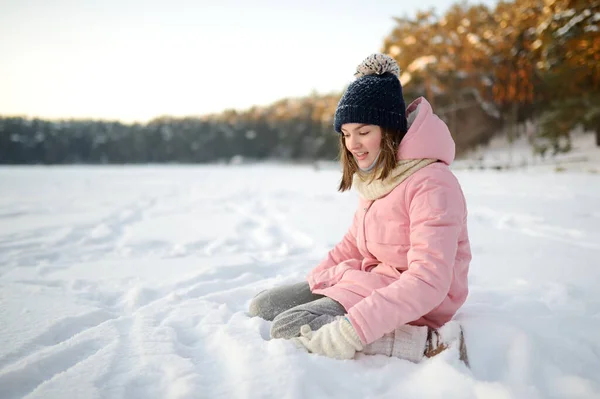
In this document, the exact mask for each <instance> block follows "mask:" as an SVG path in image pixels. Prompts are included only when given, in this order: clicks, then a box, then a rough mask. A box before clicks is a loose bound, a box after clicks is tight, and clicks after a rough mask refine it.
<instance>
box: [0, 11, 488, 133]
mask: <svg viewBox="0 0 600 399" xmlns="http://www.w3.org/2000/svg"><path fill="white" fill-rule="evenodd" d="M482 2H483V3H485V4H487V5H494V4H495V3H496V1H495V0H482ZM453 3H455V0H420V1H410V2H409V1H400V0H381V1H378V0H361V1H356V0H330V1H328V0H304V1H286V0H254V1H253V0H248V1H242V0H237V1H234V0H215V1H204V0H196V1H193V0H168V1H167V0H165V1H155V0H37V1H36V0H0V115H4V116H8V115H22V116H30V117H43V118H50V119H56V118H71V117H74V118H94V119H111V120H114V119H118V120H121V121H123V122H133V121H139V122H146V121H148V120H150V119H152V118H154V117H156V116H161V115H172V116H197V115H203V114H207V113H212V112H219V111H222V110H224V109H227V108H237V109H247V108H249V107H250V106H252V105H254V104H256V105H266V104H270V103H272V102H274V101H276V100H278V99H281V98H285V97H296V96H304V95H308V94H310V93H311V92H312V91H317V92H319V93H328V92H333V91H340V90H342V89H343V88H344V86H345V85H346V84H347V83H348V82H350V81H351V80H352V79H353V73H354V71H355V68H356V66H357V65H358V64H359V63H360V61H362V59H364V58H365V57H366V56H368V55H369V54H371V53H373V52H377V51H379V50H380V49H381V47H382V45H383V40H384V38H385V36H387V35H388V34H389V33H390V32H391V31H392V29H393V27H394V21H393V19H392V17H394V16H405V15H408V16H413V15H414V13H415V12H416V11H417V10H418V9H420V10H424V9H427V8H429V7H435V9H436V10H437V11H438V12H439V13H442V12H443V11H445V10H446V9H447V7H449V6H450V5H451V4H453Z"/></svg>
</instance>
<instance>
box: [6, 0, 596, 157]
mask: <svg viewBox="0 0 600 399" xmlns="http://www.w3.org/2000/svg"><path fill="white" fill-rule="evenodd" d="M394 19H395V21H396V25H395V27H394V28H393V29H392V31H391V32H390V34H389V35H388V36H387V37H386V38H385V40H384V43H383V44H382V47H381V48H380V49H378V50H375V51H381V52H384V53H386V54H389V55H390V56H392V57H394V58H395V59H396V60H397V61H398V64H399V65H400V68H401V70H402V76H401V80H402V82H403V89H404V96H405V100H406V102H407V103H409V102H410V101H412V100H414V99H416V98H417V97H420V96H425V97H426V98H427V99H428V100H429V101H430V102H431V103H432V105H433V107H434V112H435V113H436V114H438V115H439V116H440V117H441V118H442V119H443V120H444V121H445V122H446V123H447V124H448V126H449V128H450V131H451V133H452V135H453V137H454V140H455V142H456V145H457V154H459V155H460V154H461V153H463V152H465V151H467V150H469V149H472V148H473V147H475V146H478V145H483V144H485V143H487V142H488V141H489V140H490V139H491V138H492V137H493V136H494V135H495V134H499V132H502V134H507V135H508V138H509V140H513V139H515V138H516V137H517V136H519V135H520V134H524V132H522V131H521V130H520V129H519V126H521V125H522V124H523V122H525V121H529V122H533V125H534V126H536V129H535V131H534V132H533V134H532V133H531V132H528V133H527V134H528V139H529V142H530V144H531V146H532V151H535V152H538V153H541V154H547V153H554V154H556V153H559V152H566V151H569V150H570V146H571V144H570V132H571V131H572V130H573V129H574V128H575V127H577V126H578V125H581V126H583V127H584V128H585V129H587V130H592V131H594V132H595V134H596V141H597V145H598V146H600V29H599V25H600V0H593V1H591V2H590V1H583V0H553V1H548V2H544V1H541V0H514V1H501V2H499V3H498V4H497V5H496V6H495V7H493V8H489V7H487V6H485V5H468V4H466V3H460V4H455V5H453V6H452V7H450V9H449V10H448V11H447V12H445V13H444V14H443V15H437V14H436V12H435V11H434V10H430V11H423V12H419V13H417V14H416V16H415V17H413V18H394ZM365 56H366V55H365ZM358 62H360V60H357V64H358ZM342 92H343V88H340V91H339V92H337V93H331V94H326V95H318V94H316V93H313V94H311V95H307V96H306V97H300V98H284V99H281V100H279V101H276V102H274V103H273V104H270V105H267V106H254V107H251V108H249V109H245V110H234V109H229V110H225V111H223V112H222V113H216V114H211V115H205V116H201V117H183V118H181V117H170V116H162V117H159V118H155V119H153V120H151V121H149V122H148V123H131V124H129V123H123V122H118V121H105V120H86V119H67V120H59V121H56V120H45V119H42V118H27V117H19V116H0V163H2V164H66V163H91V164H95V163H163V162H179V163H205V162H227V161H229V160H230V159H231V158H233V157H243V158H245V159H249V160H259V161H260V160H283V161H285V160H290V161H310V160H333V159H335V158H336V156H337V152H338V149H337V148H338V139H339V137H338V135H337V134H336V133H335V132H334V131H333V114H334V112H335V108H336V106H337V103H338V101H339V98H340V96H341V94H342Z"/></svg>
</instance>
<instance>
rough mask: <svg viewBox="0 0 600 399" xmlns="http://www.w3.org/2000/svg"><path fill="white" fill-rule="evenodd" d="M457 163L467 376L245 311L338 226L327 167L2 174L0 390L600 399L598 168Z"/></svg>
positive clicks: (342, 225)
mask: <svg viewBox="0 0 600 399" xmlns="http://www.w3.org/2000/svg"><path fill="white" fill-rule="evenodd" d="M457 174H458V176H459V178H460V180H461V182H462V184H463V188H464V191H465V194H466V196H467V200H468V205H469V210H470V219H469V227H470V236H471V240H472V248H473V255H474V258H473V262H472V266H471V273H470V295H469V298H468V300H467V303H466V304H465V306H464V307H463V308H462V309H461V311H460V314H459V315H458V318H459V319H461V320H462V321H463V323H464V325H465V330H466V331H465V334H466V340H467V346H468V349H469V356H470V360H471V366H472V368H471V369H470V370H469V369H467V368H465V367H464V365H462V364H461V363H460V362H459V361H458V360H457V353H456V352H455V351H446V352H444V353H442V354H441V355H439V356H438V357H436V358H433V359H429V360H427V361H425V362H423V363H421V364H412V363H409V362H407V361H403V360H400V359H390V358H384V357H381V356H376V357H369V356H360V357H359V358H358V359H357V360H353V361H336V360H331V359H327V358H324V357H319V356H315V355H309V354H307V353H304V352H302V351H300V350H298V349H296V348H295V347H294V346H293V345H292V344H291V343H289V342H286V341H282V340H269V337H268V331H269V322H266V321H263V320H260V319H258V318H249V317H248V316H247V314H246V310H247V306H248V303H249V301H250V300H251V298H252V297H253V295H255V294H256V293H257V292H259V291H261V290H263V289H266V288H270V287H273V286H275V285H278V284H286V283H292V282H295V281H298V280H300V279H302V278H303V276H304V275H305V274H306V273H307V272H308V270H309V269H310V268H312V267H314V266H315V265H316V263H317V262H318V261H319V260H320V259H321V258H322V257H323V256H324V255H325V253H326V252H327V250H328V249H329V248H330V247H331V246H333V245H334V244H335V243H336V242H337V241H338V240H339V239H340V238H341V236H342V234H343V233H344V232H345V230H346V228H347V227H348V226H349V223H350V220H351V217H352V213H353V211H354V206H355V203H356V195H355V194H354V193H345V194H339V193H337V192H336V190H335V187H336V185H337V183H338V179H339V172H338V171H337V170H335V169H328V170H324V169H322V170H320V171H318V170H315V169H314V168H311V167H302V166H295V167H292V166H277V165H262V166H218V167H217V166H198V167H183V166H164V167H158V166H148V167H6V168H0V190H1V195H0V343H1V345H0V398H2V399H10V398H20V397H27V398H45V399H47V398H128V399H138V398H144V399H146V398H215V397H224V398H321V397H332V398H430V397H436V398H493V399H501V398H502V399H504V398H598V397H600V372H599V370H600V339H599V337H600V290H599V289H598V281H600V227H599V226H600V176H599V175H594V174H589V173H581V174H576V173H563V174H556V173H532V172H529V173H525V172H523V171H513V172H492V171H458V172H457Z"/></svg>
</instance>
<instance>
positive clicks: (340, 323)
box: [292, 317, 363, 360]
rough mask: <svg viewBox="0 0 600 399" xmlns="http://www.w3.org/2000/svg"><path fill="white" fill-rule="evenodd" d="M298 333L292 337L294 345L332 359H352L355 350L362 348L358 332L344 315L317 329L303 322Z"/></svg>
mask: <svg viewBox="0 0 600 399" xmlns="http://www.w3.org/2000/svg"><path fill="white" fill-rule="evenodd" d="M300 334H301V336H300V337H298V338H292V341H294V343H295V344H296V345H298V346H299V347H302V348H304V349H306V350H308V351H309V352H310V353H316V354H317V355H322V356H327V357H330V358H333V359H340V360H343V359H352V358H354V355H355V354H356V352H358V351H361V350H362V349H363V345H362V342H361V341H360V338H359V337H358V334H357V333H356V331H355V330H354V327H352V324H351V323H350V321H349V320H348V319H347V318H345V317H340V318H338V319H336V321H334V322H332V323H329V324H326V325H324V326H323V327H321V328H319V329H318V330H317V331H312V330H311V328H310V326H309V325H308V324H305V325H303V326H302V328H301V329H300Z"/></svg>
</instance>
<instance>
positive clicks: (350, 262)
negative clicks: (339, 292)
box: [306, 211, 363, 290]
mask: <svg viewBox="0 0 600 399" xmlns="http://www.w3.org/2000/svg"><path fill="white" fill-rule="evenodd" d="M357 226H358V211H356V212H355V213H354V219H353V221H352V225H351V226H350V228H349V229H348V231H347V232H346V234H345V235H344V238H343V239H342V241H340V242H339V243H338V244H337V245H336V246H335V247H333V249H331V251H329V253H328V254H327V257H326V258H325V259H323V260H322V261H321V263H319V264H318V265H317V267H315V268H314V269H312V270H311V271H310V272H309V273H308V275H307V276H306V280H307V281H308V285H309V286H310V289H311V290H313V289H318V288H323V287H325V286H329V285H333V284H335V283H336V282H337V281H339V279H340V278H341V276H342V274H343V273H344V272H345V271H346V270H348V269H349V268H352V269H354V268H356V269H358V268H360V265H361V263H362V258H363V256H362V255H361V254H360V252H359V250H358V247H357V246H356V229H357Z"/></svg>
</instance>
